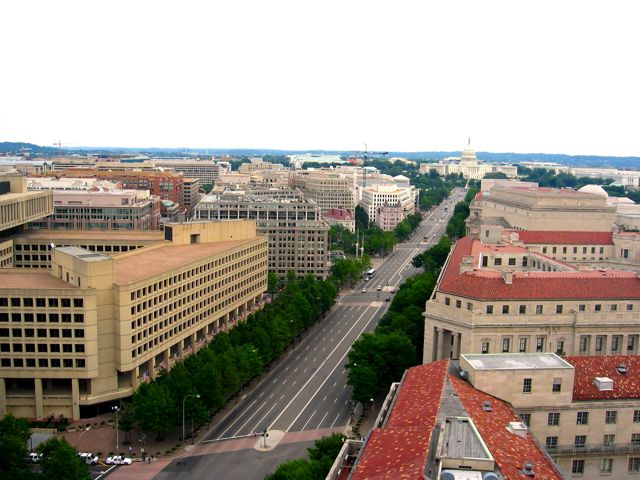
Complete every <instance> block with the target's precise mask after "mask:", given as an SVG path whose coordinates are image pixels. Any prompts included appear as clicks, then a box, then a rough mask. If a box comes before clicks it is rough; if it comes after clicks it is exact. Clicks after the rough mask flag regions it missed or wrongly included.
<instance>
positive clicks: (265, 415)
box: [251, 395, 284, 432]
mask: <svg viewBox="0 0 640 480" xmlns="http://www.w3.org/2000/svg"><path fill="white" fill-rule="evenodd" d="M283 396H284V395H283ZM280 398H282V397H280ZM277 406H278V402H274V403H273V407H271V408H270V409H269V410H268V411H267V413H265V414H264V415H263V416H262V418H261V419H260V420H258V423H256V424H255V425H254V426H253V428H252V429H251V431H252V432H257V431H258V430H260V429H259V428H258V425H263V423H262V422H264V419H265V418H266V417H267V415H269V414H270V413H271V410H273V409H274V408H276V407H277Z"/></svg>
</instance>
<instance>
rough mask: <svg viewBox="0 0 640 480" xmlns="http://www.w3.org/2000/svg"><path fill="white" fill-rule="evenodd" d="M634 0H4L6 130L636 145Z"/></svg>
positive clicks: (2, 137)
mask: <svg viewBox="0 0 640 480" xmlns="http://www.w3.org/2000/svg"><path fill="white" fill-rule="evenodd" d="M638 18H640V4H639V3H638V1H637V0H633V1H615V0H612V1H604V0H602V1H598V2H594V1H588V0H580V1H569V0H562V1H558V0H548V1H547V0H535V1H524V0H523V1H513V0H508V1H491V0H483V1H477V0H475V1H454V0H451V1H426V0H422V1H411V0H407V1H403V0H395V1H391V0H386V1H376V0H365V1H357V0H338V1H333V0H322V1H317V0H316V1H312V0H295V1H280V0H268V1H266V0H256V1H248V0H246V1H245V0H224V1H223V0H212V1H206V2H205V1H202V2H195V1H184V0H181V1H158V0H154V1H142V0H135V1H132V0H128V1H101V2H98V1H85V0H83V1H77V2H72V1H66V0H55V1H51V0H47V1H29V0H24V1H18V0H16V1H3V2H1V3H0V19H2V22H1V23H0V51H1V52H2V55H1V56H0V65H1V68H0V141H27V142H33V143H38V144H42V145H48V144H52V143H53V142H55V141H57V140H58V139H60V140H61V141H62V142H63V143H66V144H68V145H69V146H73V145H87V146H125V147H133V146H138V147H152V146H153V147H190V148H196V147H200V148H206V147H213V148H215V147H218V148H234V147H238V148H242V147H246V148H282V149H302V150H305V149H348V150H361V149H362V148H363V144H364V142H367V143H368V145H369V149H370V150H401V151H422V150H461V149H462V148H463V147H464V146H465V144H466V141H467V137H469V136H470V137H471V139H472V143H473V146H474V147H475V148H476V150H488V151H494V152H506V151H513V152H546V153H569V154H596V155H640V142H639V140H640V60H639V59H640V54H639V47H640V28H638Z"/></svg>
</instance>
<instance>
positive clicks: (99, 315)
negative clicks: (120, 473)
mask: <svg viewBox="0 0 640 480" xmlns="http://www.w3.org/2000/svg"><path fill="white" fill-rule="evenodd" d="M164 238H165V240H164V242H162V243H158V244H155V245H152V246H148V247H144V248H139V249H136V250H134V251H130V252H126V253H120V254H118V255H113V256H108V255H104V254H102V253H98V252H91V251H88V250H85V249H83V248H79V247H55V248H53V250H52V256H53V258H52V268H51V269H50V270H49V271H47V270H39V271H35V270H29V271H26V270H24V269H3V270H1V271H0V366H1V367H2V378H1V379H0V414H2V415H4V414H5V413H12V414H14V415H16V416H20V417H27V418H43V417H44V416H47V415H49V414H50V413H52V412H53V413H54V414H56V415H59V414H63V415H65V416H66V417H69V418H73V419H78V418H81V417H82V416H86V415H89V416H93V415H94V414H95V408H96V407H97V406H98V405H101V404H103V403H105V402H112V401H114V400H118V399H121V398H125V397H128V396H130V395H131V394H132V393H133V392H134V391H135V389H136V387H137V386H138V385H139V383H140V382H144V381H147V380H148V379H149V378H154V377H155V376H156V375H157V374H158V372H160V371H161V370H162V369H165V368H171V367H172V365H173V364H174V363H175V362H176V361H177V360H179V359H182V358H184V357H185V356H187V355H189V354H190V353H193V352H195V351H197V350H198V349H199V348H201V346H203V345H204V344H205V343H206V342H207V341H209V340H210V339H212V338H213V337H214V336H215V335H216V334H217V333H218V332H220V331H225V330H227V329H229V328H231V327H233V326H234V325H236V324H237V322H239V321H241V320H242V319H243V318H244V317H245V316H246V315H247V314H248V313H249V312H251V311H252V310H253V309H255V308H256V306H257V304H258V303H259V302H260V300H261V296H262V293H263V292H264V291H265V290H266V285H267V238H265V237H261V236H257V235H256V230H255V223H254V222H251V221H240V222H208V223H189V224H179V225H167V226H165V229H164ZM83 412H84V413H83Z"/></svg>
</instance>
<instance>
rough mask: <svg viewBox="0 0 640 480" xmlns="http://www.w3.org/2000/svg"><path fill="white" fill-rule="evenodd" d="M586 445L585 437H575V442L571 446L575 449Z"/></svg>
mask: <svg viewBox="0 0 640 480" xmlns="http://www.w3.org/2000/svg"><path fill="white" fill-rule="evenodd" d="M586 444H587V436H586V435H576V438H575V441H574V442H573V446H574V447H576V448H582V447H584V446H585V445H586Z"/></svg>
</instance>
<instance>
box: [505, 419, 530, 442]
mask: <svg viewBox="0 0 640 480" xmlns="http://www.w3.org/2000/svg"><path fill="white" fill-rule="evenodd" d="M507 430H509V431H510V432H511V433H513V434H514V435H518V436H519V437H522V438H525V437H526V436H527V426H526V425H525V424H524V423H522V422H509V425H507Z"/></svg>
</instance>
